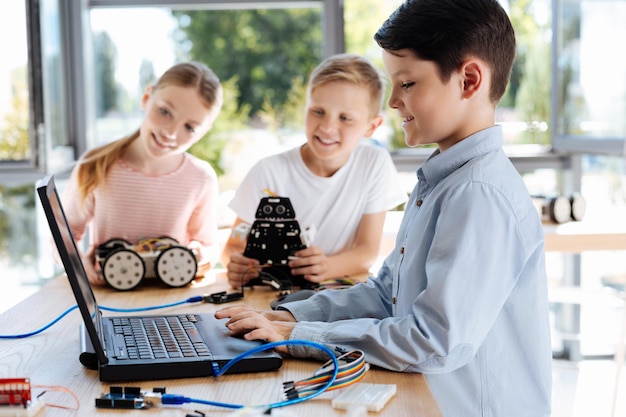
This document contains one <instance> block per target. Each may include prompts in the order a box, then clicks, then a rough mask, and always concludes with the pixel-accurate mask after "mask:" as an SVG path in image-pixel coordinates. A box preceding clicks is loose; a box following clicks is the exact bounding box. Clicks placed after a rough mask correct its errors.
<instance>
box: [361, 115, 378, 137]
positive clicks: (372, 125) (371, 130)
mask: <svg viewBox="0 0 626 417" xmlns="http://www.w3.org/2000/svg"><path fill="white" fill-rule="evenodd" d="M381 124H383V116H381V115H380V114H378V115H376V116H375V117H374V118H373V119H372V120H370V126H369V128H368V129H367V131H366V132H365V135H364V137H366V138H371V137H372V135H373V134H374V132H375V131H376V129H378V128H379V127H380V125H381Z"/></svg>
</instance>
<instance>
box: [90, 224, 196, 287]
mask: <svg viewBox="0 0 626 417" xmlns="http://www.w3.org/2000/svg"><path fill="white" fill-rule="evenodd" d="M96 261H97V262H98V264H99V265H100V268H101V271H102V276H103V278H104V280H105V281H106V282H107V284H108V285H110V286H111V287H113V288H115V289H117V290H122V291H127V290H132V289H133V288H135V287H137V286H138V285H139V283H141V281H142V280H143V279H144V278H158V279H160V280H161V281H162V282H163V283H165V284H166V285H168V286H170V287H183V286H185V285H187V284H189V283H190V282H191V281H192V280H193V279H194V278H195V276H196V272H197V271H198V263H197V258H196V255H195V254H194V253H193V252H192V251H191V250H190V249H189V248H187V247H186V246H182V245H180V244H179V243H178V241H177V240H176V239H173V238H171V237H167V236H163V237H157V238H150V239H143V240H141V241H139V242H138V243H137V244H132V243H131V242H129V241H127V240H125V239H117V238H115V239H110V240H108V241H106V242H104V243H103V244H101V245H99V246H98V248H97V250H96Z"/></svg>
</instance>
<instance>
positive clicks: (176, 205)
mask: <svg viewBox="0 0 626 417" xmlns="http://www.w3.org/2000/svg"><path fill="white" fill-rule="evenodd" d="M217 202H218V186H217V175H216V173H215V170H213V168H212V167H211V166H210V165H209V164H208V163H207V162H206V161H202V160H200V159H198V158H196V157H194V156H192V155H190V154H185V158H184V160H183V163H182V164H181V165H180V167H178V168H177V169H176V170H175V171H173V172H170V173H168V174H165V175H160V176H149V175H146V174H144V173H141V172H139V171H137V170H135V169H133V168H131V167H130V166H128V165H126V164H125V163H124V162H122V161H118V162H117V163H115V164H114V165H113V167H111V170H110V172H109V174H108V175H107V178H106V181H105V184H103V185H101V186H99V187H98V188H97V189H96V190H95V191H94V192H92V193H91V194H90V195H89V196H88V197H87V199H86V201H85V204H81V199H80V195H79V193H78V188H77V182H76V169H75V170H74V172H72V175H71V177H70V181H69V184H68V187H67V189H66V191H65V193H64V194H63V204H64V207H65V211H66V215H67V217H68V220H69V223H70V227H71V229H72V233H73V234H74V237H75V238H76V240H77V241H79V240H80V239H82V238H83V236H84V234H85V232H86V230H87V227H89V245H90V247H91V246H93V245H98V244H100V243H103V242H105V241H107V240H109V239H112V238H122V239H126V240H128V241H130V242H131V243H135V242H137V241H138V240H139V239H141V238H147V237H158V236H168V237H172V238H174V239H176V240H177V241H178V242H179V243H181V244H183V245H188V244H189V242H191V241H198V242H200V243H201V244H202V245H204V246H205V247H207V246H211V245H213V244H215V243H216V242H217Z"/></svg>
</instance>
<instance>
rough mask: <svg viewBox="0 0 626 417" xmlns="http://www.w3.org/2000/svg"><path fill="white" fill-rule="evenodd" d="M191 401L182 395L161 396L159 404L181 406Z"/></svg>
mask: <svg viewBox="0 0 626 417" xmlns="http://www.w3.org/2000/svg"><path fill="white" fill-rule="evenodd" d="M190 402H191V400H190V399H189V398H187V397H185V396H183V395H177V394H163V395H162V396H161V404H170V405H181V404H187V403H190Z"/></svg>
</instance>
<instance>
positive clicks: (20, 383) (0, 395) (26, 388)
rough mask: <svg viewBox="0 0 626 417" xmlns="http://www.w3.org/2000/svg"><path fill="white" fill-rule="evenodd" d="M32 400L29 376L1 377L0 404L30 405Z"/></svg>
mask: <svg viewBox="0 0 626 417" xmlns="http://www.w3.org/2000/svg"><path fill="white" fill-rule="evenodd" d="M30 400H31V393H30V379H29V378H1V379H0V405H2V406H5V405H21V406H22V407H24V408H26V407H28V404H29V403H30Z"/></svg>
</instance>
